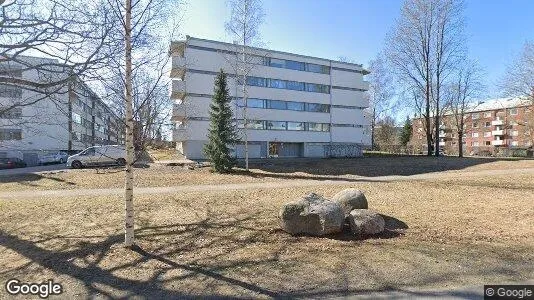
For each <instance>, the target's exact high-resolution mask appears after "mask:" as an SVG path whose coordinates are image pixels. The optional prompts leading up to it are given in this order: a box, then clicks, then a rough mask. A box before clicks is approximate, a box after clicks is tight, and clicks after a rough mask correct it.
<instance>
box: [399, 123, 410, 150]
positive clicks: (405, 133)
mask: <svg viewBox="0 0 534 300" xmlns="http://www.w3.org/2000/svg"><path fill="white" fill-rule="evenodd" d="M411 138H412V122H411V121H410V117H406V121H405V122H404V126H403V127H402V131H401V136H400V141H401V144H402V145H403V146H406V145H407V144H408V143H409V142H410V139H411Z"/></svg>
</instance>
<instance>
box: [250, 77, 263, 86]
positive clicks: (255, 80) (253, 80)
mask: <svg viewBox="0 0 534 300" xmlns="http://www.w3.org/2000/svg"><path fill="white" fill-rule="evenodd" d="M247 85H251V86H265V78H261V77H247Z"/></svg>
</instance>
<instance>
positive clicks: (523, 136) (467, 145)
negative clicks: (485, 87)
mask: <svg viewBox="0 0 534 300" xmlns="http://www.w3.org/2000/svg"><path fill="white" fill-rule="evenodd" d="M464 122H465V124H464V133H463V137H462V141H463V150H464V154H466V155H495V154H498V153H499V152H501V151H503V150H504V149H528V148H531V147H532V146H533V145H534V105H533V102H532V100H530V99H525V98H500V99H492V100H489V101H485V102H481V103H478V104H477V105H474V106H473V107H471V108H469V109H468V110H467V112H466V113H465V115H464ZM424 124H425V122H424V119H422V118H415V119H414V120H413V122H412V125H413V126H412V128H413V134H412V140H411V142H410V143H411V144H412V145H413V146H415V147H418V148H419V149H420V151H421V152H426V135H425V129H424ZM456 125H457V122H456V118H455V116H454V115H452V114H445V115H444V116H443V117H442V122H441V124H440V130H439V147H440V149H443V151H444V152H445V153H446V154H457V153H458V141H459V139H458V130H457V126H456ZM432 127H433V126H432ZM433 132H434V131H433Z"/></svg>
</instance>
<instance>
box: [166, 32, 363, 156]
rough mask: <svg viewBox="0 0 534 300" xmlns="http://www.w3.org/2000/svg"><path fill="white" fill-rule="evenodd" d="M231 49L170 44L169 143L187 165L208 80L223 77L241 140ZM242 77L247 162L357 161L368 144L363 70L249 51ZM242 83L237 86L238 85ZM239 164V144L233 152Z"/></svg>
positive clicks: (197, 139) (200, 135) (201, 136)
mask: <svg viewBox="0 0 534 300" xmlns="http://www.w3.org/2000/svg"><path fill="white" fill-rule="evenodd" d="M236 49H238V48H237V47H236V45H234V44H229V43H223V42H218V41H211V40H204V39H198V38H193V37H189V36H188V37H187V39H186V40H183V41H178V42H173V43H172V45H171V51H170V53H171V56H172V71H171V77H172V79H173V84H172V92H171V97H172V98H173V99H174V100H175V104H174V109H173V121H174V122H175V128H174V134H173V139H174V141H175V142H176V144H177V149H178V150H179V151H181V152H182V153H183V154H184V155H185V156H186V157H187V158H190V159H202V158H204V155H203V151H202V149H203V146H204V144H205V143H206V142H207V133H208V127H209V105H210V103H211V101H212V96H213V88H214V79H215V76H216V75H217V73H218V72H219V70H220V69H221V68H222V69H223V70H224V71H225V72H227V73H228V74H229V80H228V81H229V82H228V84H229V87H230V93H231V96H232V97H233V99H234V100H233V102H232V107H233V110H234V118H235V120H236V122H237V124H238V128H239V133H240V135H241V136H242V135H243V128H244V122H243V119H244V117H243V106H244V103H243V102H244V101H243V100H242V99H243V95H242V91H241V84H240V79H239V78H237V77H236V76H235V73H236V72H235V71H234V69H235V68H233V67H232V61H235V57H236V55H237V53H236ZM253 50H254V53H256V54H255V55H252V57H251V59H252V60H253V62H254V64H253V68H252V71H251V73H250V74H249V76H248V77H247V82H246V84H247V86H248V101H247V119H248V120H249V122H247V123H248V125H247V133H248V141H249V143H248V144H249V157H251V158H265V157H325V156H359V155H361V154H362V149H363V148H364V147H367V146H368V145H370V134H369V124H370V122H369V119H368V118H367V117H366V114H365V113H364V109H365V108H367V107H368V106H369V102H368V100H366V99H365V98H364V92H365V91H366V90H367V89H368V87H369V84H368V82H366V81H364V75H366V74H367V73H368V72H367V71H366V70H365V69H363V68H362V65H359V64H353V63H343V62H339V61H333V60H328V59H322V58H316V57H310V56H305V55H299V54H292V53H286V52H280V51H273V50H266V49H258V48H253ZM241 80H242V79H241ZM235 155H236V157H240V158H242V157H244V145H243V144H239V145H237V146H236V147H235Z"/></svg>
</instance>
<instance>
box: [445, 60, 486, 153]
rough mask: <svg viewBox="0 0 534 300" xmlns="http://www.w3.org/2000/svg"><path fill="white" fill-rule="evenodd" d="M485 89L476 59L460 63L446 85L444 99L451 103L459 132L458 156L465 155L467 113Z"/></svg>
mask: <svg viewBox="0 0 534 300" xmlns="http://www.w3.org/2000/svg"><path fill="white" fill-rule="evenodd" d="M482 89H483V85H482V80H481V69H480V68H479V66H478V64H477V63H476V62H475V61H467V62H464V63H462V64H460V65H459V66H458V67H457V69H456V71H455V73H454V74H453V75H452V78H451V81H450V84H448V85H446V86H445V87H444V99H445V100H446V101H447V103H449V104H450V113H451V115H452V118H453V122H454V126H455V130H456V133H457V134H458V157H463V135H464V133H465V118H466V113H467V111H468V110H469V108H471V107H472V106H473V105H474V102H473V101H474V100H475V98H476V97H477V96H479V95H480V93H481V91H482Z"/></svg>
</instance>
